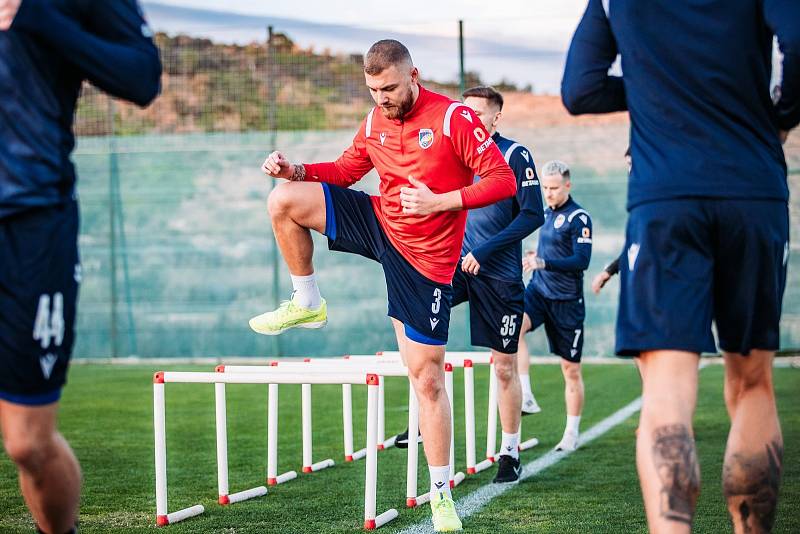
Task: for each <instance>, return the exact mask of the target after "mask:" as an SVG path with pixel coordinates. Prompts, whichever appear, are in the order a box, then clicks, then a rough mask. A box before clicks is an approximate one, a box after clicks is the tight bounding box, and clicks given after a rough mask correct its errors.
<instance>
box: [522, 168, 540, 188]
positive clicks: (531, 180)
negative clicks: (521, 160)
mask: <svg viewBox="0 0 800 534" xmlns="http://www.w3.org/2000/svg"><path fill="white" fill-rule="evenodd" d="M531 185H539V180H537V179H536V177H535V175H534V174H533V168H532V167H526V168H525V180H523V182H522V187H529V186H531Z"/></svg>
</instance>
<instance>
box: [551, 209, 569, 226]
mask: <svg viewBox="0 0 800 534" xmlns="http://www.w3.org/2000/svg"><path fill="white" fill-rule="evenodd" d="M566 220H567V218H566V217H564V214H563V213H561V214H559V215H558V217H556V220H555V221H553V228H561V227H562V226H564V221H566Z"/></svg>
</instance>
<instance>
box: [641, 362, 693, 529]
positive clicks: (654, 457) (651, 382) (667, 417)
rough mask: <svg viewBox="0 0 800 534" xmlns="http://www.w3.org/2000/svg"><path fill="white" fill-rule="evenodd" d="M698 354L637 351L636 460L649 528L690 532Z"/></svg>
mask: <svg viewBox="0 0 800 534" xmlns="http://www.w3.org/2000/svg"><path fill="white" fill-rule="evenodd" d="M698 363H699V356H698V355H697V354H694V353H691V352H682V351H668V350H662V351H651V352H644V353H642V354H641V355H640V356H639V368H640V369H641V370H642V413H641V417H640V419H639V433H638V436H637V441H636V465H637V468H638V471H639V482H640V484H641V487H642V495H643V497H644V505H645V511H646V512H647V523H648V525H649V528H650V532H652V533H655V534H659V533H689V532H691V527H692V520H693V518H694V511H695V505H696V503H697V497H698V495H699V494H700V467H699V465H698V463H697V451H696V450H695V444H694V433H693V431H692V417H693V415H694V410H695V405H696V403H697V371H698Z"/></svg>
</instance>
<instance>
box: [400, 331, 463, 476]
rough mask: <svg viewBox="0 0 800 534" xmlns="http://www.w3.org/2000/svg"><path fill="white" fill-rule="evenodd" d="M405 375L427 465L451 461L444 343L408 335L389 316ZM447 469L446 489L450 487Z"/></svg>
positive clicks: (446, 463)
mask: <svg viewBox="0 0 800 534" xmlns="http://www.w3.org/2000/svg"><path fill="white" fill-rule="evenodd" d="M392 324H393V325H394V327H395V334H396V335H397V344H398V346H399V347H401V351H400V352H401V353H403V352H405V358H406V362H407V366H408V378H409V380H410V381H411V384H412V386H413V387H414V392H415V393H416V394H417V400H418V401H419V431H420V433H421V435H422V437H423V448H424V449H425V457H426V458H427V460H428V465H429V466H448V470H449V465H450V432H452V429H451V428H450V401H449V400H448V399H447V392H446V391H445V388H444V345H424V344H422V343H417V342H416V341H414V340H411V339H408V338H407V337H406V335H405V330H404V327H403V323H401V322H400V321H398V320H397V319H394V318H392ZM449 476H450V475H449V471H448V474H447V477H448V491H449Z"/></svg>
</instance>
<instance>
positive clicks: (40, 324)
mask: <svg viewBox="0 0 800 534" xmlns="http://www.w3.org/2000/svg"><path fill="white" fill-rule="evenodd" d="M51 300H52V307H51V305H50V304H51ZM33 339H35V340H36V341H38V342H39V344H40V345H41V346H42V348H43V349H47V348H49V347H50V343H51V342H52V343H53V344H54V345H55V346H56V347H59V346H61V342H62V341H64V296H63V295H62V294H61V293H55V294H54V295H53V298H52V299H51V298H50V295H47V294H44V295H42V296H40V297H39V307H38V308H37V310H36V320H35V321H34V323H33Z"/></svg>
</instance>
